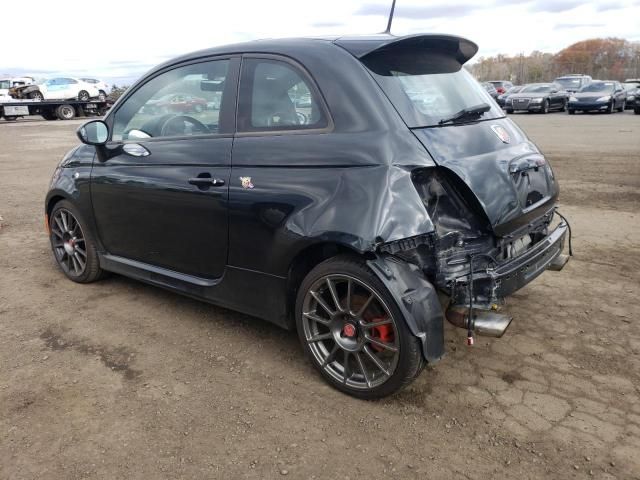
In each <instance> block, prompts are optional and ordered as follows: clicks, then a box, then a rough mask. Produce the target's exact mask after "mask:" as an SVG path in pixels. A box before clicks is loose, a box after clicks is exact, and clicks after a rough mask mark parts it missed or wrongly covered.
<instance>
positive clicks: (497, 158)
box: [359, 36, 570, 361]
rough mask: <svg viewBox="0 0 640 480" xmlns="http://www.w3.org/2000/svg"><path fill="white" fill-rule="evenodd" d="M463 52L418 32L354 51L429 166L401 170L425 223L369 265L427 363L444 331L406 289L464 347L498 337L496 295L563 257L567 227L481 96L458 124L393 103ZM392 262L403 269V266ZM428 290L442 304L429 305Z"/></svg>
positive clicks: (463, 47)
mask: <svg viewBox="0 0 640 480" xmlns="http://www.w3.org/2000/svg"><path fill="white" fill-rule="evenodd" d="M474 53H475V45H474V44H472V43H470V42H468V41H467V40H464V39H459V38H457V37H437V36H434V37H429V36H422V37H420V38H415V37H410V38H408V39H404V40H401V41H397V42H390V43H387V44H385V45H384V46H383V47H381V48H380V49H379V50H373V51H371V50H367V51H366V53H365V54H363V55H361V56H359V58H360V59H361V61H362V62H363V64H364V65H365V66H367V68H368V69H369V70H370V71H371V73H372V76H373V77H374V78H375V79H376V81H377V82H378V84H379V85H380V87H381V88H382V90H383V91H384V92H385V93H386V95H387V97H388V98H389V99H390V100H391V102H392V103H394V105H396V107H397V109H398V111H399V113H400V115H401V116H402V117H403V119H404V120H405V122H406V123H407V126H408V127H409V129H410V131H411V133H412V134H413V136H414V137H415V138H416V139H417V140H418V142H419V143H420V144H421V146H422V147H423V148H424V149H425V150H426V152H427V153H428V155H429V156H430V158H431V159H433V163H434V166H426V165H415V166H413V167H408V168H409V169H410V175H411V182H412V184H413V187H414V190H415V192H417V193H418V197H419V198H420V200H421V202H422V206H423V207H424V210H426V213H427V215H428V218H429V219H430V220H431V223H432V225H433V229H432V230H431V231H428V232H425V233H423V234H420V235H413V236H409V237H406V238H401V239H394V240H393V241H381V242H379V243H378V244H377V245H376V246H375V252H376V253H377V255H378V259H377V260H376V261H373V262H371V263H370V266H372V268H374V270H376V272H377V273H378V274H379V275H380V277H381V278H382V279H383V281H385V280H386V282H387V283H386V284H387V287H388V288H389V289H390V290H392V291H394V292H395V295H396V298H397V300H398V303H399V304H401V305H403V306H404V308H406V310H405V317H409V320H408V322H409V324H410V327H411V328H412V330H414V327H415V330H416V331H417V333H416V332H414V333H415V334H416V335H417V336H419V337H421V338H422V339H423V346H424V350H425V352H424V353H425V357H426V358H427V360H430V361H433V360H434V359H437V358H439V356H441V355H442V354H443V347H442V346H440V345H438V342H440V341H443V335H442V332H441V331H439V329H438V328H436V327H434V326H433V324H435V323H437V322H438V319H437V318H435V316H437V315H436V314H433V315H432V318H426V317H425V315H424V314H422V313H419V312H417V311H416V308H415V303H418V304H419V303H420V302H419V301H418V302H416V298H415V297H419V298H420V299H421V301H422V302H423V305H422V308H423V309H431V310H433V309H436V310H438V309H440V311H444V312H445V315H446V318H447V319H448V320H449V321H450V322H451V323H453V324H454V325H456V326H458V327H461V328H464V329H466V330H467V331H468V341H469V343H473V335H474V333H477V334H484V335H490V336H495V337H500V336H502V335H503V333H504V332H505V330H506V329H507V327H508V326H509V324H510V323H511V317H509V316H507V315H503V314H501V313H499V309H500V306H501V305H503V304H504V303H505V298H506V297H507V296H509V295H511V294H512V293H514V292H515V291H517V290H519V289H520V288H522V287H524V286H525V285H527V284H528V283H530V282H531V281H533V280H534V279H535V278H537V277H538V276H539V275H540V274H542V273H543V272H544V271H546V270H548V269H553V270H559V269H561V268H562V267H564V265H565V264H566V262H567V260H568V255H564V254H563V253H562V252H563V250H564V246H565V241H566V239H567V234H568V233H569V232H570V230H569V225H568V223H567V222H566V221H565V220H564V219H563V218H562V217H561V216H560V215H559V214H558V212H557V199H558V195H559V188H558V185H557V181H556V179H555V176H554V174H553V170H552V168H551V165H550V164H549V162H548V161H547V159H546V158H545V157H544V155H543V154H542V153H541V152H540V151H539V149H538V148H537V147H536V146H535V145H534V144H533V143H532V142H531V141H530V140H529V139H528V138H527V137H526V135H525V134H524V132H522V131H521V130H520V129H519V128H518V127H517V126H516V125H515V124H514V123H513V122H511V120H509V119H507V118H505V117H504V115H503V114H502V113H501V112H500V113H497V112H496V111H494V110H493V107H491V106H490V104H488V105H485V106H484V107H483V108H479V107H481V106H482V105H483V104H479V105H475V106H471V105H469V106H467V107H466V109H465V110H462V111H461V112H459V114H458V115H457V117H456V116H454V117H453V118H461V119H462V120H461V121H460V122H452V123H450V122H449V121H448V120H447V121H445V120H440V121H439V122H438V121H434V120H433V118H430V117H429V116H428V113H426V112H422V111H416V110H419V107H416V110H414V109H412V108H411V105H410V104H409V103H407V102H405V101H403V100H402V99H401V98H402V95H401V93H402V92H401V91H400V89H399V88H398V86H399V85H400V86H404V85H405V84H411V85H412V89H413V90H415V88H417V87H420V86H421V84H420V81H421V80H422V79H423V78H425V77H426V78H427V79H428V78H429V76H430V75H431V76H434V77H438V76H440V77H441V78H444V77H445V76H446V75H447V74H455V73H456V72H458V71H460V70H461V68H462V64H463V63H464V62H465V61H466V60H468V58H470V57H471V56H473V54H474ZM414 60H415V61H414ZM398 72H402V73H398ZM412 75H413V76H416V77H417V79H416V81H414V82H413V83H411V81H410V80H409V81H407V80H406V79H407V77H411V76H412ZM460 75H462V74H460ZM420 76H422V77H420ZM396 77H398V78H399V79H400V81H396V80H395V78H396ZM459 80H460V79H459V78H458V81H459ZM422 81H424V85H425V87H429V88H433V87H434V85H435V86H437V85H438V84H437V81H438V80H434V82H433V85H432V84H430V83H429V80H426V79H425V80H422ZM450 84H451V83H447V85H450ZM443 88H446V87H443ZM413 90H412V93H414V91H413ZM427 91H428V90H427ZM443 92H444V90H443ZM405 93H406V92H405ZM416 96H419V94H417V95H416ZM425 101H428V99H427V100H425ZM478 102H479V101H477V102H476V103H478ZM434 108H437V105H436V106H435V107H434ZM463 113H473V114H475V116H469V115H468V116H467V117H469V118H466V117H464V116H462V115H460V114H463ZM485 113H487V115H484V114H485ZM443 118H448V117H443ZM389 259H395V260H393V261H390V260H389ZM397 260H400V261H402V262H406V264H408V265H410V266H411V267H409V268H408V269H406V270H404V271H403V270H402V268H401V267H399V266H398V264H397ZM411 276H413V278H414V283H413V284H412V283H411V280H409V278H411ZM425 280H426V281H428V283H429V284H431V285H432V286H433V292H431V291H430V289H429V288H428V287H426V286H425ZM425 291H427V292H428V293H426V294H425ZM434 292H437V295H438V296H439V297H440V298H441V302H440V303H441V304H442V303H444V305H443V307H440V305H438V306H434V302H433V297H434V295H435V294H436V293H434ZM408 299H409V300H410V301H408ZM442 299H444V301H442ZM416 315H418V319H417V320H416V317H415V316H416ZM434 315H435V316H434ZM430 337H431V338H430ZM434 337H435V339H434Z"/></svg>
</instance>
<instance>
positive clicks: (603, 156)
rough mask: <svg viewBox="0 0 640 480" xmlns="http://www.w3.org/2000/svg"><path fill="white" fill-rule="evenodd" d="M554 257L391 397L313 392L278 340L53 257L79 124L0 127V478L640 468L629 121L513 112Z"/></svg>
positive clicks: (453, 335)
mask: <svg viewBox="0 0 640 480" xmlns="http://www.w3.org/2000/svg"><path fill="white" fill-rule="evenodd" d="M513 118H514V120H516V122H518V123H519V124H520V125H521V126H522V127H523V128H524V129H525V130H526V131H527V132H528V133H529V134H530V136H531V137H532V138H533V139H534V140H535V141H537V142H538V144H539V145H540V147H541V148H542V149H543V150H544V151H545V152H546V154H547V155H548V157H549V159H550V160H551V161H552V163H553V165H554V168H555V171H556V175H557V177H558V178H559V179H560V182H561V188H562V194H561V201H562V211H563V212H564V214H565V215H567V216H568V217H569V218H570V219H571V220H572V226H573V230H574V249H575V257H574V258H573V260H572V261H571V262H570V263H569V265H568V266H567V267H566V268H565V270H564V271H562V272H559V273H557V272H547V273H545V274H544V275H543V276H542V277H541V278H540V279H539V280H537V281H536V282H535V283H534V284H532V285H530V286H528V287H527V288H525V289H523V290H522V291H520V292H519V293H518V294H517V295H515V296H514V297H513V298H512V299H511V300H510V303H509V304H508V305H507V307H506V309H507V311H508V312H510V313H511V314H513V315H514V316H515V319H516V320H515V321H514V322H513V323H512V325H511V327H510V328H509V330H508V331H507V334H506V335H505V336H504V337H503V338H502V339H486V338H479V339H478V342H477V344H476V346H475V347H472V348H469V347H466V346H465V345H464V338H465V332H463V331H459V330H456V329H455V328H453V327H450V326H447V330H446V339H447V346H448V352H449V353H448V355H447V357H445V359H443V361H442V362H440V363H439V364H438V365H436V366H434V367H433V368H427V369H426V370H425V371H424V373H423V374H422V376H421V377H420V378H419V379H418V380H417V381H416V382H415V383H414V384H413V385H412V386H411V387H410V388H409V389H408V390H406V391H404V392H403V393H401V394H400V395H398V396H396V397H393V398H389V399H386V400H384V401H378V402H363V401H358V400H354V399H352V398H349V397H347V396H345V395H342V394H340V393H338V392H336V391H334V390H333V389H331V388H330V387H328V386H326V385H325V384H324V383H323V382H322V380H321V379H320V378H319V376H318V375H317V374H315V373H314V371H313V370H312V368H311V367H310V365H309V364H307V362H306V361H305V360H304V358H303V355H302V351H301V349H300V348H299V346H298V343H297V338H296V336H295V334H294V333H289V332H284V331H282V330H279V329H278V328H276V327H273V326H271V325H268V324H265V323H262V322H261V321H258V320H255V319H252V318H249V317H246V316H243V315H240V314H237V313H234V312H230V311H227V310H224V309H221V308H216V307H213V306H209V305H206V304H202V303H198V302H196V301H193V300H190V299H186V298H182V297H180V296H178V295H174V294H171V293H167V292H165V291H163V290H159V289H157V288H153V287H150V286H146V285H143V284H140V283H136V282H134V281H130V280H127V279H125V278H122V277H118V276H112V277H110V278H109V279H107V280H105V281H102V282H99V283H96V284H92V285H87V286H79V285H76V284H73V283H72V282H70V281H68V280H66V279H65V278H64V277H63V275H62V274H61V273H60V272H59V271H58V270H57V269H56V267H55V266H54V264H53V261H52V256H51V253H50V251H49V246H48V240H47V237H46V235H45V234H44V230H43V220H42V204H43V198H44V194H45V191H46V188H47V182H48V180H49V176H50V175H51V173H52V171H53V169H54V167H55V165H56V163H57V162H58V161H59V160H60V158H61V156H62V155H63V153H64V152H65V151H66V150H67V149H68V148H69V147H71V146H72V145H73V144H74V143H76V140H75V137H74V130H75V129H76V128H77V125H78V124H79V122H77V121H71V122H33V121H32V122H23V123H20V122H18V123H15V124H7V123H5V122H0V145H1V148H0V215H1V216H2V217H3V219H4V220H3V226H2V228H1V229H0V478H1V479H12V480H13V479H35V478H43V479H65V480H67V479H69V480H70V479H77V478H101V479H109V480H112V479H120V478H121V479H157V478H171V479H178V478H184V479H187V478H188V479H195V478H256V479H259V478H277V477H281V476H283V475H288V477H290V478H318V479H320V478H325V479H336V478H351V479H355V478H367V479H375V478H383V477H389V478H402V479H410V478H429V479H453V478H467V479H471V478H473V479H486V478H493V479H502V478H505V479H507V478H508V479H513V478H519V479H527V478H562V479H567V478H599V479H612V478H619V479H629V478H640V455H638V454H639V453H640V333H639V331H638V328H639V324H638V322H639V319H640V306H638V299H639V298H640V212H639V209H638V207H639V206H640V115H633V114H631V113H628V112H627V113H625V114H615V115H576V116H573V117H569V116H568V115H564V114H552V115H546V116H542V115H515V116H513Z"/></svg>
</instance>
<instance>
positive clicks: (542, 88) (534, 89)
mask: <svg viewBox="0 0 640 480" xmlns="http://www.w3.org/2000/svg"><path fill="white" fill-rule="evenodd" d="M550 91H551V85H528V86H526V87H524V88H523V89H522V90H521V93H549V92H550Z"/></svg>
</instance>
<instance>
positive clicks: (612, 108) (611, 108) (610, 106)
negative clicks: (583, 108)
mask: <svg viewBox="0 0 640 480" xmlns="http://www.w3.org/2000/svg"><path fill="white" fill-rule="evenodd" d="M614 110H615V109H614V105H613V100H611V103H610V104H609V107H607V113H613V111H614Z"/></svg>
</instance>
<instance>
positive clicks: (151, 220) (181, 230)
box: [91, 57, 240, 281]
mask: <svg viewBox="0 0 640 480" xmlns="http://www.w3.org/2000/svg"><path fill="white" fill-rule="evenodd" d="M239 63H240V62H239V58H236V57H228V58H216V59H210V60H207V61H202V60H200V61H199V62H198V63H189V64H186V65H180V66H174V67H169V69H167V70H165V71H163V72H161V73H160V74H159V75H155V76H152V77H151V78H150V79H149V80H147V81H146V82H144V83H142V84H140V85H139V86H138V87H137V88H136V89H135V91H133V92H131V93H130V94H129V95H128V96H127V97H126V98H125V99H124V100H123V102H121V103H119V104H118V106H117V109H116V110H115V111H114V112H113V113H112V114H110V115H109V117H108V118H107V119H106V122H107V124H108V125H109V127H110V132H111V133H110V135H111V138H110V141H109V142H108V143H107V145H106V147H105V148H104V149H103V150H102V152H101V153H99V155H98V156H97V158H96V161H95V162H94V167H93V169H92V174H91V199H92V204H93V210H94V217H95V221H96V227H97V231H98V235H99V237H100V240H101V242H102V244H103V246H104V248H105V249H106V251H107V255H109V256H110V260H112V261H116V262H118V261H119V262H122V263H128V264H131V262H135V263H134V265H135V266H136V267H138V268H143V269H145V268H146V269H148V270H152V269H153V268H157V267H159V268H162V269H165V270H169V271H171V272H174V273H178V274H181V275H187V276H191V277H197V278H200V279H216V278H219V277H221V276H222V274H223V273H224V269H225V266H226V263H227V247H228V205H227V204H228V193H227V192H228V185H229V175H230V170H231V148H232V144H233V131H234V118H235V105H236V93H237V92H236V89H237V84H238V82H237V79H238V69H239ZM217 92H221V94H222V107H221V109H220V110H215V111H214V110H206V111H203V112H200V113H197V114H196V113H189V114H185V113H182V112H167V111H161V110H158V109H155V108H149V107H150V105H151V106H152V105H153V104H154V102H156V103H157V101H158V99H160V98H164V97H167V96H168V95H173V94H185V93H193V94H195V95H197V96H200V97H204V98H209V97H213V96H214V95H215V94H216V93H217ZM218 94H219V93H218ZM145 107H146V108H145ZM100 157H101V158H100ZM197 278H196V279H193V278H192V280H195V281H197Z"/></svg>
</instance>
